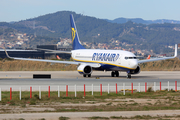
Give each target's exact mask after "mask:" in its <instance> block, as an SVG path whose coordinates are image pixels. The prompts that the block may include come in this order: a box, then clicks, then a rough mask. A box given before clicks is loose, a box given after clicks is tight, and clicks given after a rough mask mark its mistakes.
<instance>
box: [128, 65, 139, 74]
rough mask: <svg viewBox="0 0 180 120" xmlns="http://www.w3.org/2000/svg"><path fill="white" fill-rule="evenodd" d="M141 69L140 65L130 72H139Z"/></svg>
mask: <svg viewBox="0 0 180 120" xmlns="http://www.w3.org/2000/svg"><path fill="white" fill-rule="evenodd" d="M140 71H141V68H140V66H137V68H136V69H135V70H130V74H139V73H140Z"/></svg>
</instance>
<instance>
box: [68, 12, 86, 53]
mask: <svg viewBox="0 0 180 120" xmlns="http://www.w3.org/2000/svg"><path fill="white" fill-rule="evenodd" d="M70 21H71V34H72V49H73V50H77V49H85V48H84V47H83V46H82V45H81V43H80V41H79V36H78V32H77V29H76V25H75V22H74V18H73V15H72V14H71V15H70Z"/></svg>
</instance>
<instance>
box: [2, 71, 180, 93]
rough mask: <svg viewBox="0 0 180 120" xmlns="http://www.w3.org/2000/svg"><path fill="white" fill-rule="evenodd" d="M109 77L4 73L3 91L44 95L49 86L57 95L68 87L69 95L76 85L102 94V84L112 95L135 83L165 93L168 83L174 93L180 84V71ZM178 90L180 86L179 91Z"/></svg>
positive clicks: (136, 86)
mask: <svg viewBox="0 0 180 120" xmlns="http://www.w3.org/2000/svg"><path fill="white" fill-rule="evenodd" d="M33 74H51V79H47V78H43V79H33ZM110 74H111V72H100V71H94V72H93V74H92V77H90V78H88V77H86V78H84V77H83V76H82V75H80V74H79V73H78V72H77V71H1V72H0V88H1V90H2V91H9V88H10V87H12V88H13V90H14V91H18V90H19V87H21V88H22V90H24V91H28V90H29V88H30V86H32V87H33V90H34V91H38V90H39V86H41V90H42V91H47V90H48V86H51V91H57V89H58V86H59V87H60V91H65V90H66V85H68V87H69V88H68V89H69V91H74V90H75V85H76V87H77V91H83V90H84V84H85V85H86V91H91V90H92V86H93V88H94V91H99V89H100V84H102V86H103V91H107V90H108V86H109V88H110V91H115V90H116V89H115V85H116V83H117V86H118V90H121V89H123V83H124V84H125V89H131V84H132V83H133V86H134V89H136V90H139V89H140V91H144V90H145V87H144V86H145V82H146V83H147V86H148V87H153V88H154V85H155V84H156V88H155V89H156V90H158V89H160V87H159V85H160V82H161V85H162V90H163V89H167V87H168V81H169V89H175V81H177V83H179V82H180V71H142V72H141V73H140V74H137V75H132V78H131V79H127V78H126V73H124V72H121V73H120V76H119V77H111V76H110ZM139 84H140V88H139ZM179 87H180V86H179V84H178V89H179Z"/></svg>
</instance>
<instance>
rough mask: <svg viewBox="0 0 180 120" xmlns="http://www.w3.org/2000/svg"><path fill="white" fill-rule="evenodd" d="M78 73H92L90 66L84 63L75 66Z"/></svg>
mask: <svg viewBox="0 0 180 120" xmlns="http://www.w3.org/2000/svg"><path fill="white" fill-rule="evenodd" d="M77 70H78V72H79V73H80V74H84V75H90V74H91V73H92V67H91V66H89V65H86V64H82V65H80V66H79V67H78V68H77Z"/></svg>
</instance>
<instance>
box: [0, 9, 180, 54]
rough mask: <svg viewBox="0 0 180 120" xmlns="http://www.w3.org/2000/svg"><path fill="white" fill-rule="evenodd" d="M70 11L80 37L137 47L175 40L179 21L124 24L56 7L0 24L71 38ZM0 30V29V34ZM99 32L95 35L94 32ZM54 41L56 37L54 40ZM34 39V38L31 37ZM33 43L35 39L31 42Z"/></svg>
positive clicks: (96, 41) (157, 45)
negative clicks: (13, 21)
mask: <svg viewBox="0 0 180 120" xmlns="http://www.w3.org/2000/svg"><path fill="white" fill-rule="evenodd" d="M70 14H73V15H74V19H75V22H76V26H77V29H78V33H79V37H80V40H81V41H88V42H92V39H94V42H95V43H99V42H105V43H108V42H110V40H111V39H114V40H120V41H121V42H127V43H129V44H135V43H136V44H137V45H138V46H137V47H138V48H141V49H145V48H151V49H153V50H154V51H156V48H157V47H162V46H164V45H174V44H175V43H179V38H180V25H179V24H169V23H165V24H150V25H144V24H136V23H133V22H131V21H128V22H127V23H124V24H117V23H110V22H107V21H106V20H103V19H97V18H95V17H89V16H84V15H81V14H76V13H75V12H70V11H60V12H56V13H52V14H47V15H43V16H39V17H37V18H33V19H27V20H23V21H19V22H15V23H13V24H9V23H5V22H0V27H4V28H7V27H8V28H13V29H16V30H18V31H21V32H24V33H27V34H34V33H36V35H37V36H40V37H39V40H40V41H41V39H40V38H41V37H43V39H44V38H48V40H50V41H49V42H48V43H50V42H51V40H54V39H57V38H60V37H61V38H71V33H70V20H69V15H70ZM1 34H2V30H1V29H0V35H1ZM98 34H99V36H98ZM56 41H57V40H56ZM34 42H35V41H34ZM35 43H37V42H35Z"/></svg>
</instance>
